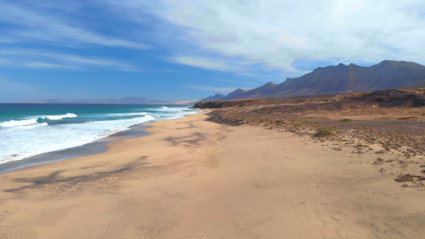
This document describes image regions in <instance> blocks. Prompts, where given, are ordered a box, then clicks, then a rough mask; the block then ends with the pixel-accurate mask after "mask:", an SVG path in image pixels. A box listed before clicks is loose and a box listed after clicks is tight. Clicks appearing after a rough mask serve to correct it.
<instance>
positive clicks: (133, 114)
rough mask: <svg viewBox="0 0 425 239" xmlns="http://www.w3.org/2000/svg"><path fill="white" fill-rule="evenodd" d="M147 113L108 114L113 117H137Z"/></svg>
mask: <svg viewBox="0 0 425 239" xmlns="http://www.w3.org/2000/svg"><path fill="white" fill-rule="evenodd" d="M146 114H147V113H146V112H141V113H127V114H108V115H111V116H136V115H146Z"/></svg>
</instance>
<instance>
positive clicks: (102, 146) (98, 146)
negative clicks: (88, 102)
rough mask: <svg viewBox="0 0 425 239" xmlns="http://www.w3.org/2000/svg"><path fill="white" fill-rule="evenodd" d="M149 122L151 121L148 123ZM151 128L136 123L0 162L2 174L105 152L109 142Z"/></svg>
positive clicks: (135, 134)
mask: <svg viewBox="0 0 425 239" xmlns="http://www.w3.org/2000/svg"><path fill="white" fill-rule="evenodd" d="M148 124H149V123H148ZM147 128H149V126H146V124H144V123H142V124H136V125H132V126H130V127H129V129H127V130H124V131H120V132H117V133H114V134H111V135H109V136H107V137H105V138H102V139H98V140H95V141H94V142H91V143H88V144H84V145H81V146H77V147H73V148H67V149H62V150H58V151H53V152H47V153H43V154H38V155H34V156H31V157H28V158H23V159H20V160H16V161H10V162H7V163H2V164H0V174H2V173H7V172H11V171H15V170H19V169H23V168H26V167H31V166H35V165H40V164H46V163H52V162H56V161H62V160H68V159H73V158H79V157H84V156H90V155H95V154H100V153H104V152H106V151H107V146H106V145H107V144H109V143H111V142H114V141H117V140H126V139H132V138H138V137H143V136H147V135H149V134H150V133H148V132H146V131H145V129H147Z"/></svg>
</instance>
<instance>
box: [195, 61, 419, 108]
mask: <svg viewBox="0 0 425 239" xmlns="http://www.w3.org/2000/svg"><path fill="white" fill-rule="evenodd" d="M420 87H425V66H423V65H420V64H417V63H414V62H406V61H388V60H385V61H382V62H381V63H379V64H376V65H373V66H370V67H363V66H358V65H355V64H349V65H344V64H342V63H341V64H338V65H337V66H327V67H318V68H316V69H315V70H313V71H312V72H310V73H307V74H305V75H303V76H301V77H297V78H288V79H286V80H285V81H284V82H283V83H281V84H279V85H277V84H274V83H272V82H269V83H267V84H265V85H263V86H261V87H258V88H255V89H252V90H243V89H237V90H235V91H233V92H231V93H229V94H228V95H226V96H225V95H222V94H216V95H214V96H210V97H208V98H205V99H202V100H201V101H214V100H233V99H253V98H286V97H294V96H307V95H326V94H337V93H350V92H369V91H376V90H385V89H397V88H420Z"/></svg>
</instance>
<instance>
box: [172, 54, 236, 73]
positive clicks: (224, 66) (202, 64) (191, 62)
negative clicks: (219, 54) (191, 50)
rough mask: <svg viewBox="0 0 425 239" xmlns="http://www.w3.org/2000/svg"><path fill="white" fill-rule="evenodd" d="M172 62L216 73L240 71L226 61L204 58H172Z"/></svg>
mask: <svg viewBox="0 0 425 239" xmlns="http://www.w3.org/2000/svg"><path fill="white" fill-rule="evenodd" d="M170 61H171V62H174V63H177V64H182V65H187V66H193V67H199V68H204V69H208V70H216V71H237V70H239V69H240V68H238V67H235V66H232V65H230V64H229V63H226V62H225V61H221V60H217V59H211V58H204V57H193V56H177V57H172V58H171V59H170Z"/></svg>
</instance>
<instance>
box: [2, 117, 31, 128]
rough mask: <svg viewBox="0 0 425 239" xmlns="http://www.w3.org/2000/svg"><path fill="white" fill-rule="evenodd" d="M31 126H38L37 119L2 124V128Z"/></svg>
mask: <svg viewBox="0 0 425 239" xmlns="http://www.w3.org/2000/svg"><path fill="white" fill-rule="evenodd" d="M31 124H37V118H33V119H26V120H11V121H6V122H3V123H0V127H16V126H24V125H31Z"/></svg>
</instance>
